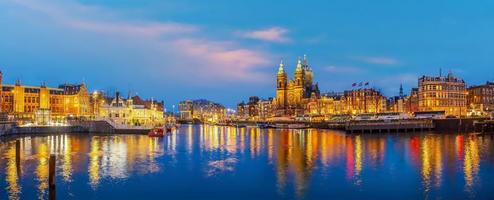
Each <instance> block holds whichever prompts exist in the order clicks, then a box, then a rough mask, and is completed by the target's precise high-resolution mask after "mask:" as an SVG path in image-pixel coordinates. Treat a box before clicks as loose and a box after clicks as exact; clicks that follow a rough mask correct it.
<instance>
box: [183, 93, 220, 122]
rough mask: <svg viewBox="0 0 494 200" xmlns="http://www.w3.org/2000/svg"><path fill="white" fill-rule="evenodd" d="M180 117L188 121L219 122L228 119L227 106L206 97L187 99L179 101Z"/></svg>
mask: <svg viewBox="0 0 494 200" xmlns="http://www.w3.org/2000/svg"><path fill="white" fill-rule="evenodd" d="M179 111H180V119H181V120H186V121H192V120H199V121H202V122H212V123H215V122H219V121H223V120H225V119H226V117H227V115H226V108H225V106H223V105H221V104H219V103H215V102H212V101H209V100H205V99H199V100H185V101H181V102H180V103H179Z"/></svg>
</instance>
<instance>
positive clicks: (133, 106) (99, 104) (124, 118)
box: [91, 92, 164, 127]
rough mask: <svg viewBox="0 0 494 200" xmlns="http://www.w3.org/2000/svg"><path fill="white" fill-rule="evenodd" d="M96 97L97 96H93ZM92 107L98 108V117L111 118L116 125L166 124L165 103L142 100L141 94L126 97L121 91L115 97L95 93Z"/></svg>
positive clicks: (151, 125)
mask: <svg viewBox="0 0 494 200" xmlns="http://www.w3.org/2000/svg"><path fill="white" fill-rule="evenodd" d="M93 97H96V98H93ZM91 102H93V103H95V105H93V106H92V107H94V108H96V109H95V111H97V112H96V118H98V119H104V120H109V121H110V122H111V123H112V124H114V125H116V126H129V127H131V126H146V127H155V126H162V125H163V124H164V112H163V104H162V103H155V102H154V101H153V100H142V99H141V98H140V97H139V96H134V97H131V98H127V99H124V98H122V97H121V96H120V93H118V92H117V93H116V94H115V97H114V98H109V97H103V95H101V96H100V95H97V92H95V93H93V95H92V100H91Z"/></svg>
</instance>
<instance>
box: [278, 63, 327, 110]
mask: <svg viewBox="0 0 494 200" xmlns="http://www.w3.org/2000/svg"><path fill="white" fill-rule="evenodd" d="M276 79H277V80H276V98H275V100H274V107H275V113H276V116H293V115H295V116H300V115H303V114H304V112H305V106H306V103H307V102H308V101H309V99H310V97H311V96H312V95H315V96H319V93H320V92H319V87H318V85H317V84H313V72H312V69H311V68H310V67H309V65H308V61H307V57H306V56H304V59H303V61H302V60H300V59H298V61H297V67H296V68H295V75H294V79H292V80H288V77H287V74H286V72H285V66H284V64H283V61H281V63H280V65H279V68H278V73H277V76H276Z"/></svg>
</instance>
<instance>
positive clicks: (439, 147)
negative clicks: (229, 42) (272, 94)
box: [0, 125, 494, 199]
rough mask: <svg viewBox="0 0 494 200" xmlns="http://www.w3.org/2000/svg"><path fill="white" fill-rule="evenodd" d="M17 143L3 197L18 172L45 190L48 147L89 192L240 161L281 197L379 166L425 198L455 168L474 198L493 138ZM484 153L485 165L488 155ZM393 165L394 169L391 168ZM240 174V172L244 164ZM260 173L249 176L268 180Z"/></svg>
mask: <svg viewBox="0 0 494 200" xmlns="http://www.w3.org/2000/svg"><path fill="white" fill-rule="evenodd" d="M20 144H21V149H20V152H19V154H20V158H21V159H20V165H17V164H16V154H17V152H16V148H15V141H8V140H7V141H3V142H2V143H0V152H1V153H2V154H1V155H2V157H1V159H0V167H1V168H3V169H5V170H4V172H1V174H0V175H2V176H1V177H4V179H5V180H4V183H5V184H4V185H5V191H6V194H5V197H8V198H9V199H19V198H20V197H22V195H23V194H24V193H27V194H26V195H28V194H29V192H28V191H27V190H26V189H24V188H26V187H30V185H29V184H31V183H30V182H29V181H26V183H25V184H27V185H26V186H24V185H23V184H21V182H22V181H21V180H29V179H33V180H34V181H33V183H32V184H33V186H34V187H35V188H36V189H37V191H36V196H35V197H36V198H40V199H45V198H47V195H48V192H47V188H48V159H49V155H50V154H56V155H57V177H58V179H57V181H61V182H62V183H63V184H67V185H70V184H73V183H74V184H76V183H77V182H80V181H83V180H86V181H87V182H86V183H85V185H87V186H88V187H89V191H93V192H102V191H105V190H101V188H102V187H103V186H102V185H104V184H106V182H107V181H110V182H111V181H112V180H121V181H127V180H130V179H131V177H133V176H142V175H146V174H161V175H163V174H166V173H167V171H166V170H164V169H166V168H175V170H178V172H179V173H183V174H184V178H185V179H186V178H190V179H201V180H202V179H205V180H204V181H215V180H216V179H217V178H220V177H228V176H239V174H242V173H245V172H244V171H242V170H245V167H244V166H243V165H245V166H251V165H252V164H253V163H256V164H257V165H258V166H268V167H269V168H270V169H272V174H273V177H274V180H273V185H274V186H275V188H276V189H277V191H276V194H277V195H279V196H281V197H289V196H292V195H294V196H295V197H299V198H303V197H304V196H307V194H308V193H311V192H314V190H313V189H311V187H315V184H316V183H315V182H314V181H315V180H317V181H319V182H323V183H326V182H327V184H331V183H335V182H337V183H338V184H341V185H344V186H345V187H348V188H350V189H351V190H356V191H363V190H369V189H370V188H373V187H374V186H375V185H376V184H379V183H380V182H376V180H375V179H376V178H375V177H376V176H377V175H378V174H391V175H390V176H389V177H386V178H385V179H384V180H381V181H383V184H384V183H385V182H386V181H388V182H389V184H392V182H391V180H392V179H398V180H399V179H400V178H409V179H406V180H414V179H415V178H416V179H418V180H419V181H417V183H415V182H410V183H409V184H410V185H415V186H417V187H422V190H421V194H420V196H419V197H425V198H430V197H437V195H438V191H439V190H442V189H444V187H452V188H455V186H454V185H453V186H451V185H448V184H449V183H447V182H446V179H448V180H450V181H451V180H455V179H456V177H459V176H457V175H456V174H461V176H460V177H462V180H461V181H459V183H464V184H463V185H462V187H463V188H464V190H465V192H466V194H465V195H467V196H468V197H475V195H476V193H475V192H476V191H477V190H478V187H479V186H480V184H479V182H480V181H481V177H480V175H479V174H480V173H481V166H480V165H481V160H482V158H483V157H485V158H490V157H492V150H493V149H494V147H493V144H492V138H483V139H480V138H479V137H478V136H472V135H463V134H457V135H440V134H416V135H380V136H373V135H346V134H344V133H341V132H336V131H328V130H318V129H309V130H273V129H267V130H264V129H263V130H261V129H257V128H234V127H218V126H207V125H205V126H193V125H184V126H183V127H182V128H180V129H178V130H175V131H173V132H172V133H170V134H168V135H167V136H165V137H164V138H149V137H147V136H135V135H119V136H112V135H89V136H88V135H57V136H39V137H25V138H21V139H20ZM183 157H186V158H187V159H186V160H188V162H184V161H183V159H182V158H183ZM403 161H406V162H403ZM487 161H488V162H486V163H487V164H488V165H489V166H492V160H487ZM186 165H187V167H184V166H186ZM395 168H397V169H395ZM21 169H22V171H21ZM195 169H200V174H201V176H200V177H191V176H193V175H189V173H190V171H187V170H195ZM391 169H392V170H391ZM390 170H391V171H390ZM393 170H398V172H395V175H392V172H393ZM23 171H24V172H25V173H23ZM31 171H32V172H31ZM400 171H403V174H401V173H400ZM175 172H176V171H175ZM490 173H492V172H490ZM193 174H196V173H193ZM245 176H249V175H248V172H247V173H246V174H245ZM393 176H397V177H393ZM400 176H406V177H400ZM268 177H269V176H268ZM268 177H266V180H258V181H269V178H268ZM263 178H264V177H263ZM163 181H165V180H163ZM332 181H334V182H332ZM452 182H453V183H457V181H452ZM22 183H23V182H22ZM163 184H165V183H163ZM190 184H191V185H194V184H195V183H193V182H192V183H190ZM2 185H3V184H2ZM328 187H330V186H328ZM62 191H63V190H62ZM67 192H70V191H67ZM105 192H106V191H105ZM1 195H3V194H1ZM2 197H3V196H1V197H0V198H2ZM28 197H32V196H29V195H28Z"/></svg>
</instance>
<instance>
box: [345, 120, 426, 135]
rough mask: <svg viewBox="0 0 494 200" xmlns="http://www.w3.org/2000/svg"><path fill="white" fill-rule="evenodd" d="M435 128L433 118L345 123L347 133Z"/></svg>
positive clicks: (403, 131) (402, 131)
mask: <svg viewBox="0 0 494 200" xmlns="http://www.w3.org/2000/svg"><path fill="white" fill-rule="evenodd" d="M432 130H434V123H433V121H432V120H400V121H350V122H347V123H346V125H345V131H346V132H347V133H350V134H353V133H407V132H424V131H432Z"/></svg>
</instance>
